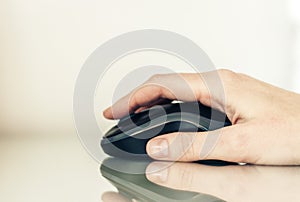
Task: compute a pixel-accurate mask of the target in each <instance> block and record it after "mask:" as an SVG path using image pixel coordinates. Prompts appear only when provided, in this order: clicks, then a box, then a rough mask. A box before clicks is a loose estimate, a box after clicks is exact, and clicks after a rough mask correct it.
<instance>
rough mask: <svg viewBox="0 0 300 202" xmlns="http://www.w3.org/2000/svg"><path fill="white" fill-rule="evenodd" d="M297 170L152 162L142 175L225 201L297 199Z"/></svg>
mask: <svg viewBox="0 0 300 202" xmlns="http://www.w3.org/2000/svg"><path fill="white" fill-rule="evenodd" d="M299 173H300V168H299V167H298V166H288V167H281V166H254V165H246V166H208V165H202V164H197V163H183V162H176V163H170V162H163V161H154V162H151V163H150V164H149V165H148V166H147V169H146V172H145V175H146V177H147V179H148V180H150V181H151V182H153V183H155V184H157V185H160V186H164V187H168V188H171V189H175V190H180V191H192V192H196V193H202V194H209V195H212V196H215V197H218V198H220V199H223V200H225V201H245V202H250V201H272V202H274V201H278V202H279V201H280V202H281V201H299V200H300V195H299V194H298V192H299V191H298V190H299V186H300V175H299ZM142 185H143V183H141V186H142ZM102 199H103V201H105V202H106V201H119V202H121V201H122V202H128V201H135V200H131V199H128V198H126V196H124V195H122V194H120V193H116V192H106V193H104V194H103V196H102ZM136 201H138V200H136Z"/></svg>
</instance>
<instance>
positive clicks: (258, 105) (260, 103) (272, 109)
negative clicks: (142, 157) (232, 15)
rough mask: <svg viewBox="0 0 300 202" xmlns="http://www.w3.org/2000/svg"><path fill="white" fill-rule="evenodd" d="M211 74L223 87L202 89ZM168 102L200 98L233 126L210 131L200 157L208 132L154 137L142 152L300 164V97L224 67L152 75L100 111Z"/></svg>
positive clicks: (121, 112)
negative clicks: (211, 144)
mask: <svg viewBox="0 0 300 202" xmlns="http://www.w3.org/2000/svg"><path fill="white" fill-rule="evenodd" d="M216 75H219V77H220V79H221V81H222V83H223V86H222V87H218V86H217V87H215V88H216V89H207V88H206V85H205V84H206V83H210V84H211V83H213V82H214V81H215V79H216V78H218V77H217V76H216ZM187 86H188V88H187ZM223 88H224V93H225V98H226V101H225V100H224V99H223V96H222V91H223ZM168 100H182V101H195V100H197V101H200V102H201V103H203V104H205V105H208V106H213V107H214V108H217V109H219V110H221V111H223V112H225V113H226V114H227V116H228V118H229V119H230V121H231V122H232V124H233V125H232V126H229V127H225V128H222V129H219V130H217V131H216V132H217V133H213V134H219V136H216V137H218V139H217V141H216V143H215V145H214V147H212V148H213V149H212V150H211V151H210V152H209V153H208V154H207V155H203V156H201V157H200V151H203V150H202V149H203V148H204V147H203V146H207V145H205V144H204V142H205V140H206V138H207V137H208V136H209V135H211V136H209V137H212V138H213V136H212V135H213V134H211V133H207V132H201V133H199V134H198V135H195V133H180V134H179V133H171V134H166V135H162V136H159V137H156V138H153V139H152V140H150V141H149V142H148V144H147V152H148V154H149V155H150V156H151V157H153V158H155V159H158V160H179V161H194V160H199V159H220V160H226V161H233V162H247V163H254V164H278V165H283V164H300V147H299V145H300V124H299V121H300V107H299V104H300V95H298V94H295V93H292V92H289V91H286V90H283V89H280V88H277V87H274V86H271V85H269V84H266V83H264V82H261V81H258V80H255V79H253V78H251V77H248V76H246V75H242V74H237V73H234V72H231V71H228V70H218V71H213V72H206V73H202V74H167V75H157V76H154V77H152V78H151V79H150V80H148V81H147V82H146V83H145V84H143V85H142V86H141V87H139V88H137V89H136V90H134V91H133V92H132V93H130V94H129V95H127V96H125V97H124V98H122V99H121V100H119V101H118V102H117V103H116V104H114V105H113V106H112V107H110V108H108V109H107V110H106V111H104V116H105V117H106V118H110V119H112V118H120V117H122V116H125V115H126V114H128V113H131V112H137V111H140V110H141V109H144V108H147V107H149V106H152V105H154V104H158V103H163V102H166V101H168Z"/></svg>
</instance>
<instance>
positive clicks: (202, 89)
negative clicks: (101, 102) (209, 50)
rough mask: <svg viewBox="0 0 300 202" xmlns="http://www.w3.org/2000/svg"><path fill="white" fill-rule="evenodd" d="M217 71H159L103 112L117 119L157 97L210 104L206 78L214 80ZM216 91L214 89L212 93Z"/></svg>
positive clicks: (108, 116) (147, 104)
mask: <svg viewBox="0 0 300 202" xmlns="http://www.w3.org/2000/svg"><path fill="white" fill-rule="evenodd" d="M216 73H217V71H212V72H207V73H202V74H195V73H194V74H189V73H185V74H159V75H155V76H153V77H151V78H150V79H149V80H148V81H146V82H145V83H144V84H143V85H141V86H139V87H138V88H136V89H135V90H133V91H132V92H131V93H129V94H128V95H126V96H125V97H123V98H121V99H120V100H118V101H117V102H116V103H115V104H113V105H112V106H111V107H109V108H107V109H106V110H105V111H104V112H103V115H104V116H105V117H106V118H108V119H119V118H122V117H123V116H125V115H128V114H130V113H133V112H135V111H136V110H137V109H139V108H141V107H148V106H152V105H153V104H155V103H159V102H160V101H161V100H166V99H168V100H180V101H200V102H201V103H202V104H204V105H208V106H211V100H210V98H211V95H210V91H209V89H208V88H207V87H206V82H207V80H211V79H215V77H214V76H212V75H217V74H216ZM216 94H218V92H217V93H216Z"/></svg>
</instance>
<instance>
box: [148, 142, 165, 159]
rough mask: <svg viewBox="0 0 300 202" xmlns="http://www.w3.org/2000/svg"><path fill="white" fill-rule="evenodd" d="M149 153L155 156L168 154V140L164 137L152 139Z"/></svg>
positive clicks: (162, 156)
mask: <svg viewBox="0 0 300 202" xmlns="http://www.w3.org/2000/svg"><path fill="white" fill-rule="evenodd" d="M148 144H149V155H150V156H152V157H154V158H165V157H167V156H168V153H169V151H168V141H167V140H166V139H163V138H159V139H153V140H150V142H149V143H148Z"/></svg>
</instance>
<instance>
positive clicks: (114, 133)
mask: <svg viewBox="0 0 300 202" xmlns="http://www.w3.org/2000/svg"><path fill="white" fill-rule="evenodd" d="M229 125H231V123H230V121H229V119H228V118H227V116H226V115H225V114H224V113H222V112H220V111H218V110H215V109H212V108H210V107H207V106H204V105H202V104H201V103H199V102H186V103H175V104H167V105H157V106H154V107H151V108H149V109H147V110H144V111H142V112H139V113H136V114H131V115H129V116H126V117H124V118H122V119H120V121H119V122H118V124H117V125H116V126H114V127H113V128H111V129H110V130H109V131H108V132H107V133H106V134H105V135H104V137H103V139H102V140H101V147H102V149H103V151H104V152H105V153H106V154H108V155H110V156H115V157H138V158H139V157H142V158H144V157H148V156H147V154H146V144H147V142H148V141H149V140H150V139H151V138H153V137H156V136H159V135H162V134H166V133H171V132H199V131H210V130H215V129H218V128H222V127H225V126H229Z"/></svg>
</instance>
